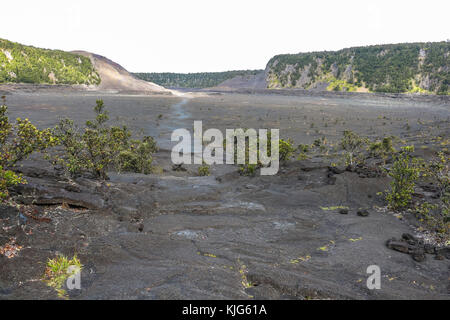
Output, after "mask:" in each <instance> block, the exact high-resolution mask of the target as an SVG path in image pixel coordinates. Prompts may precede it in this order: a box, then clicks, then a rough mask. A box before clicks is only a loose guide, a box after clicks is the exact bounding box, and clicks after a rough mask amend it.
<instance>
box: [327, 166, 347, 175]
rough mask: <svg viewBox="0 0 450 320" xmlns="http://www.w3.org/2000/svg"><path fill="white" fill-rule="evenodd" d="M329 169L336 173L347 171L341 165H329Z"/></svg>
mask: <svg viewBox="0 0 450 320" xmlns="http://www.w3.org/2000/svg"><path fill="white" fill-rule="evenodd" d="M328 170H329V171H331V172H332V173H334V174H341V173H344V172H345V168H340V167H331V166H330V167H328Z"/></svg>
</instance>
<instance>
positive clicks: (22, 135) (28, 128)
mask: <svg viewBox="0 0 450 320" xmlns="http://www.w3.org/2000/svg"><path fill="white" fill-rule="evenodd" d="M2 99H3V104H2V105H1V106H0V198H2V199H4V198H6V197H7V196H8V194H9V193H8V188H10V187H12V186H15V185H17V184H19V183H26V181H25V180H24V179H23V178H22V177H21V176H20V175H19V174H16V173H15V172H14V171H12V170H8V169H7V168H11V167H14V165H15V164H16V163H17V162H19V161H21V160H24V159H26V158H27V157H28V156H29V155H31V154H32V153H33V152H39V151H41V152H42V151H44V150H45V149H47V148H49V147H52V146H54V145H56V144H57V139H56V138H55V137H54V136H53V135H52V134H51V131H50V130H48V129H46V130H39V129H37V128H36V127H35V126H34V125H33V124H32V123H31V122H30V121H29V120H28V119H20V118H17V119H16V122H15V123H14V124H11V123H10V122H9V119H8V116H7V111H8V107H7V106H6V105H5V97H4V96H3V97H2Z"/></svg>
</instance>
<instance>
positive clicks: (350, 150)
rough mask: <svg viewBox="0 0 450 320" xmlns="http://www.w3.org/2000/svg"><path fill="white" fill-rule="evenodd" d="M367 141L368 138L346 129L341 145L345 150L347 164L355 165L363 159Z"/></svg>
mask: <svg viewBox="0 0 450 320" xmlns="http://www.w3.org/2000/svg"><path fill="white" fill-rule="evenodd" d="M367 142H368V140H367V138H363V137H360V136H359V135H357V134H356V133H354V132H353V131H350V130H345V131H344V136H343V137H342V140H341V142H340V147H341V148H342V149H343V150H344V151H345V159H346V164H349V165H354V164H355V163H356V162H362V161H363V157H364V155H363V151H364V146H365V145H366V144H367Z"/></svg>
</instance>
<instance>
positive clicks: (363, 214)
mask: <svg viewBox="0 0 450 320" xmlns="http://www.w3.org/2000/svg"><path fill="white" fill-rule="evenodd" d="M357 214H358V216H360V217H367V216H368V215H369V211H368V210H367V209H360V210H358V212H357Z"/></svg>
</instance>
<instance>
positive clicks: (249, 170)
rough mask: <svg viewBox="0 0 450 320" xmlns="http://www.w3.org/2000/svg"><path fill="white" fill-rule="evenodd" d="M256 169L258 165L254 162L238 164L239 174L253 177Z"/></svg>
mask: <svg viewBox="0 0 450 320" xmlns="http://www.w3.org/2000/svg"><path fill="white" fill-rule="evenodd" d="M257 169H258V165H256V164H246V165H240V166H239V174H240V175H241V176H249V177H254V176H255V175H256V170H257Z"/></svg>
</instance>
